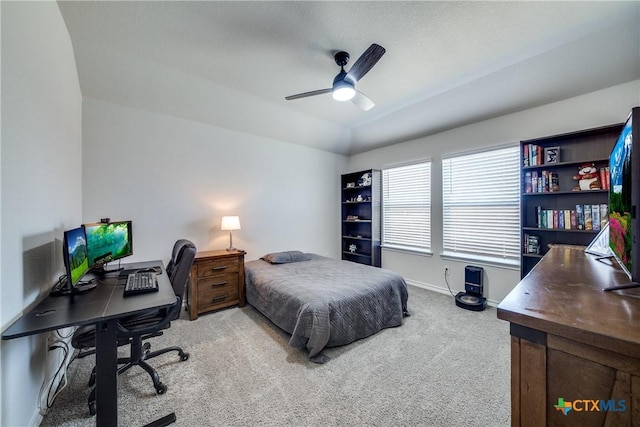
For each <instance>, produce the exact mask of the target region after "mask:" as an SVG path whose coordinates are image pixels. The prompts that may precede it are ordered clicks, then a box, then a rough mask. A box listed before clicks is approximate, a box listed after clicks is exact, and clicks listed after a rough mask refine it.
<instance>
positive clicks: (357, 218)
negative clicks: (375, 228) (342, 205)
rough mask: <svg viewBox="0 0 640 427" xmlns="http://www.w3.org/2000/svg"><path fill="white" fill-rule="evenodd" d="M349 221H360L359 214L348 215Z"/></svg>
mask: <svg viewBox="0 0 640 427" xmlns="http://www.w3.org/2000/svg"><path fill="white" fill-rule="evenodd" d="M347 221H360V218H359V217H358V215H347Z"/></svg>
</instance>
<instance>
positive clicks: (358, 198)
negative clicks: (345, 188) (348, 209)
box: [356, 194, 364, 202]
mask: <svg viewBox="0 0 640 427" xmlns="http://www.w3.org/2000/svg"><path fill="white" fill-rule="evenodd" d="M363 201H364V199H363V198H362V194H358V197H356V202H363Z"/></svg>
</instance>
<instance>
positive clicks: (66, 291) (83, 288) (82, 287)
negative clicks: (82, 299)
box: [49, 282, 96, 297]
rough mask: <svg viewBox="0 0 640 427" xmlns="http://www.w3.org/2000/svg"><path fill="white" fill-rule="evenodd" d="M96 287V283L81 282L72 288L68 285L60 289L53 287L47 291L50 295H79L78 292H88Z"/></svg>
mask: <svg viewBox="0 0 640 427" xmlns="http://www.w3.org/2000/svg"><path fill="white" fill-rule="evenodd" d="M95 288H96V283H95V282H89V283H83V284H78V285H76V286H74V287H72V288H70V287H69V286H64V287H62V288H60V289H56V288H55V287H54V288H53V289H51V291H50V292H49V295H51V296H52V297H59V296H63V295H79V294H83V293H85V292H89V291H90V290H92V289H95Z"/></svg>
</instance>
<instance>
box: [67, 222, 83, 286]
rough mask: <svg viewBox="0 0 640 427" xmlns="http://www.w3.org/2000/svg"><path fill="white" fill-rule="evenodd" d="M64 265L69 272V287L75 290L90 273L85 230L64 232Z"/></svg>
mask: <svg viewBox="0 0 640 427" xmlns="http://www.w3.org/2000/svg"><path fill="white" fill-rule="evenodd" d="M62 248H63V252H64V265H65V270H66V272H67V286H68V287H69V288H74V287H76V286H77V285H78V283H79V282H80V279H82V276H84V275H85V274H86V273H87V271H89V258H88V256H87V240H86V237H85V234H84V228H82V227H78V228H74V229H73V230H67V231H65V232H64V242H63V246H62Z"/></svg>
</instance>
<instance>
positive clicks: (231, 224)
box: [220, 216, 240, 251]
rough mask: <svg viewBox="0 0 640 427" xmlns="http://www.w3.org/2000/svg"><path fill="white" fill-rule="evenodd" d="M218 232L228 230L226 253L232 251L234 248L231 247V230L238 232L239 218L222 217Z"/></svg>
mask: <svg viewBox="0 0 640 427" xmlns="http://www.w3.org/2000/svg"><path fill="white" fill-rule="evenodd" d="M220 230H229V247H228V248H227V250H228V251H233V250H235V249H236V248H234V247H233V235H232V233H233V230H240V217H239V216H223V217H222V221H221V222H220Z"/></svg>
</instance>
